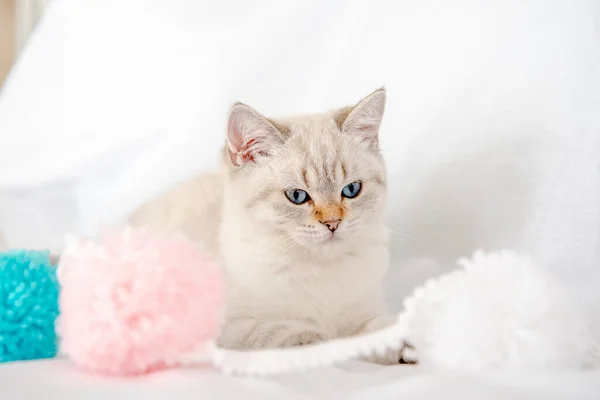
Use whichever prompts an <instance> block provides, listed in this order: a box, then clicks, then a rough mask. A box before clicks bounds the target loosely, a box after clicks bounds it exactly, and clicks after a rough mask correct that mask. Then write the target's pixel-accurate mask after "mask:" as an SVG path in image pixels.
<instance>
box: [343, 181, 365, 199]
mask: <svg viewBox="0 0 600 400" xmlns="http://www.w3.org/2000/svg"><path fill="white" fill-rule="evenodd" d="M360 189H362V183H361V182H352V183H349V184H347V185H346V186H344V188H343V189H342V197H346V198H348V199H353V198H355V197H356V196H358V194H359V193H360Z"/></svg>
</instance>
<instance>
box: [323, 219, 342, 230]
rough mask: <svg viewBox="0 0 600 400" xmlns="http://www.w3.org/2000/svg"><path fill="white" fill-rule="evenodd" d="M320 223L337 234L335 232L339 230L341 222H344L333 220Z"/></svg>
mask: <svg viewBox="0 0 600 400" xmlns="http://www.w3.org/2000/svg"><path fill="white" fill-rule="evenodd" d="M319 222H320V223H322V224H323V225H325V226H326V227H327V229H329V230H330V231H331V232H335V230H336V229H337V228H338V226H339V225H340V222H342V220H341V219H336V220H331V221H319Z"/></svg>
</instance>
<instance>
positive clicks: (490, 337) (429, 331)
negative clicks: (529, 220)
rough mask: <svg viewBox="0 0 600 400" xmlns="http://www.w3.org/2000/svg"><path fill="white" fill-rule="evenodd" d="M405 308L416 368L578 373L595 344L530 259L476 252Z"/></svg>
mask: <svg viewBox="0 0 600 400" xmlns="http://www.w3.org/2000/svg"><path fill="white" fill-rule="evenodd" d="M459 265H460V266H461V267H462V268H460V269H457V270H455V271H453V272H450V273H449V274H446V275H444V276H442V277H441V278H439V279H437V280H431V281H429V282H428V283H426V284H425V285H423V287H422V288H421V289H420V290H416V291H415V293H414V295H413V296H412V297H411V298H409V299H407V301H406V303H405V307H406V311H407V312H408V314H410V323H409V328H408V331H409V337H408V340H409V342H410V343H411V344H412V345H413V346H415V348H416V352H417V355H418V359H419V363H420V364H421V365H425V366H432V367H447V368H466V369H481V368H490V367H492V368H493V367H499V368H505V367H506V368H537V369H563V368H580V367H581V366H582V364H583V363H584V361H585V359H586V354H587V352H588V351H589V350H590V346H591V343H592V340H591V337H590V334H589V331H588V329H587V324H586V321H585V319H584V318H583V317H582V315H581V314H580V312H579V310H578V309H577V307H576V306H575V305H574V303H573V301H572V300H571V298H570V297H569V296H568V295H567V294H566V293H565V292H564V291H563V289H562V288H561V286H560V285H559V284H558V283H557V282H556V281H554V280H553V279H552V277H550V276H549V274H548V272H547V271H544V270H543V269H542V268H540V267H539V266H537V265H536V264H535V263H533V262H532V261H531V260H530V259H529V258H528V257H525V256H518V255H516V254H515V253H512V252H500V253H490V254H485V253H483V252H476V253H475V255H474V256H473V257H472V258H471V259H465V260H461V261H459Z"/></svg>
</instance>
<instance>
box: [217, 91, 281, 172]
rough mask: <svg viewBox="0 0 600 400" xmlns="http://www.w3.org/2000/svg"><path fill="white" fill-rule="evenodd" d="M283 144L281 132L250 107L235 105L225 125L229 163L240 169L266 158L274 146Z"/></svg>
mask: <svg viewBox="0 0 600 400" xmlns="http://www.w3.org/2000/svg"><path fill="white" fill-rule="evenodd" d="M282 143H283V137H282V135H281V132H279V131H278V130H277V128H275V126H274V125H273V124H272V123H271V122H270V121H269V120H268V119H267V118H265V117H263V116H262V115H261V114H259V113H258V112H257V111H256V110H254V109H253V108H252V107H250V106H247V105H245V104H241V103H237V104H235V105H234V106H233V107H232V108H231V110H230V112H229V121H228V123H227V152H228V154H229V158H230V160H231V163H232V164H233V165H234V166H236V167H241V166H243V165H244V164H247V163H256V162H259V161H260V160H261V159H262V158H264V157H268V156H269V155H270V154H271V152H272V150H273V148H274V146H277V145H280V144H282Z"/></svg>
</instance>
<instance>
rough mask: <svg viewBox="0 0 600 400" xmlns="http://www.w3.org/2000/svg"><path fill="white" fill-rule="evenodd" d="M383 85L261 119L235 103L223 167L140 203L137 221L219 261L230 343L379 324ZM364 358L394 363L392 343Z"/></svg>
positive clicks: (337, 333)
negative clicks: (334, 104)
mask: <svg viewBox="0 0 600 400" xmlns="http://www.w3.org/2000/svg"><path fill="white" fill-rule="evenodd" d="M385 103H386V91H385V89H383V88H382V89H379V90H376V91H375V92H373V93H371V94H370V95H368V96H367V97H365V98H364V99H363V100H361V101H360V102H358V103H357V104H356V105H354V106H352V107H344V108H341V109H338V110H335V111H331V112H327V113H324V114H320V115H305V116H298V117H292V118H280V119H269V118H266V117H264V116H263V115H261V114H260V113H259V112H257V111H256V110H254V109H253V108H251V107H250V106H248V105H245V104H242V103H237V104H235V105H234V106H233V107H232V108H231V110H230V113H229V120H228V127H227V135H226V136H227V137H226V145H225V147H224V149H223V154H222V160H221V163H222V165H221V168H220V170H219V171H218V172H216V173H213V174H206V175H203V176H200V177H197V178H195V179H193V180H191V181H189V182H186V183H183V184H182V185H180V186H179V187H176V188H175V189H173V190H172V191H170V192H167V193H165V194H164V195H162V196H160V197H158V198H157V199H156V200H153V201H151V202H149V203H148V204H145V205H143V206H142V207H141V208H140V209H139V210H137V211H136V212H135V213H134V215H133V217H132V218H131V223H132V224H133V225H137V226H148V227H152V228H155V229H160V230H162V231H164V232H174V231H181V232H183V233H185V234H186V235H187V236H189V237H191V238H192V239H194V240H198V241H201V242H202V243H203V244H204V246H205V248H206V249H207V250H208V251H209V252H211V253H212V254H213V256H214V257H216V258H217V259H218V260H219V261H220V263H221V265H222V266H223V268H224V270H225V274H226V277H227V283H228V303H227V304H228V307H227V315H226V322H225V325H224V328H223V331H222V333H221V337H220V338H219V340H218V344H219V345H220V346H222V347H225V348H232V349H256V348H273V347H287V346H297V345H306V344H311V343H315V342H320V341H323V340H328V339H333V338H337V337H342V336H350V335H356V334H360V333H364V332H369V331H373V330H377V329H380V328H382V327H385V326H387V325H388V324H390V323H391V322H392V321H393V319H392V318H391V317H390V316H388V314H386V312H385V304H384V289H383V280H384V277H385V274H386V272H387V270H388V264H389V249H388V240H389V238H388V229H387V227H386V219H385V208H386V204H385V203H386V191H387V176H386V169H385V166H384V160H383V158H382V156H381V154H380V151H379V140H378V137H379V127H380V124H381V121H382V118H383V114H384V109H385ZM373 361H375V362H378V363H382V364H392V363H397V362H398V361H399V354H398V353H397V352H391V353H390V354H386V355H384V356H378V357H376V359H374V360H373Z"/></svg>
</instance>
